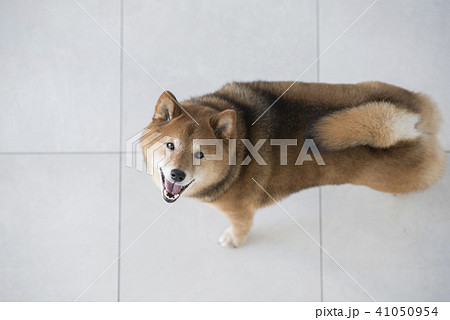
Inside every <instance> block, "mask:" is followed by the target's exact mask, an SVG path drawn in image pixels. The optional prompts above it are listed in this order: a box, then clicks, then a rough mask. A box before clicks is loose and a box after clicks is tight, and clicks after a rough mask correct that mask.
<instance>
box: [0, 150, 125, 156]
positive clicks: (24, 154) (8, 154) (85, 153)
mask: <svg viewBox="0 0 450 320" xmlns="http://www.w3.org/2000/svg"><path fill="white" fill-rule="evenodd" d="M121 153H127V152H126V151H60V152H58V151H36V152H33V151H31V152H0V156H21V155H23V156H41V155H43V156H51V155H101V154H121Z"/></svg>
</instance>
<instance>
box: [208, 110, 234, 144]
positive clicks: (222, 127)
mask: <svg viewBox="0 0 450 320" xmlns="http://www.w3.org/2000/svg"><path fill="white" fill-rule="evenodd" d="M209 123H210V125H211V127H212V128H213V130H214V133H215V135H216V137H218V138H226V139H232V138H235V137H236V111H234V110H231V109H228V110H225V111H222V112H220V113H218V114H216V115H214V116H212V117H211V119H210V120H209Z"/></svg>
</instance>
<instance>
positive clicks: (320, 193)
mask: <svg viewBox="0 0 450 320" xmlns="http://www.w3.org/2000/svg"><path fill="white" fill-rule="evenodd" d="M319 1H320V0H316V58H317V59H318V58H319V56H320V20H319V19H320V12H319ZM316 80H317V82H320V59H318V60H317V66H316ZM319 243H320V251H319V252H320V254H319V274H320V301H321V302H323V250H322V246H323V241H322V187H321V186H319Z"/></svg>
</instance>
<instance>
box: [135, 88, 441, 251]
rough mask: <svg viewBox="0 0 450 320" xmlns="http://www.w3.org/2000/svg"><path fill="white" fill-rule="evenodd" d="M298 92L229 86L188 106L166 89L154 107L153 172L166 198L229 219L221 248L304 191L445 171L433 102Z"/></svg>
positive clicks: (392, 188) (410, 179) (419, 181)
mask: <svg viewBox="0 0 450 320" xmlns="http://www.w3.org/2000/svg"><path fill="white" fill-rule="evenodd" d="M290 86H291V82H250V83H229V84H226V85H225V86H223V87H222V88H221V89H219V90H218V91H216V92H214V93H211V94H206V95H204V96H201V97H196V98H192V99H189V100H187V101H183V102H178V101H177V100H176V98H175V96H174V95H173V94H172V93H170V92H168V91H165V92H164V93H163V94H162V95H161V97H160V98H159V100H158V102H157V104H156V109H155V112H154V116H153V119H152V122H151V123H150V124H149V125H148V127H147V129H148V132H150V133H158V135H160V136H161V137H165V138H164V139H165V140H163V141H164V143H161V141H162V140H158V141H159V142H158V143H159V144H160V145H159V147H155V146H156V143H157V142H156V141H155V140H151V141H146V138H147V136H145V135H144V136H143V137H142V146H143V147H142V148H143V152H144V156H145V158H146V164H147V167H148V168H152V169H153V171H154V172H155V174H153V179H154V181H155V183H156V184H157V185H158V186H159V187H160V188H161V191H162V197H163V199H164V200H165V201H167V202H174V201H176V200H177V199H178V198H179V197H180V196H181V195H186V196H189V197H193V198H196V199H198V200H200V201H203V202H206V203H209V204H211V205H212V206H214V207H215V208H217V209H219V210H220V211H222V212H223V213H224V214H225V216H226V217H227V218H228V220H229V221H230V223H231V226H230V227H229V228H227V229H226V230H225V231H224V233H223V234H222V236H221V237H220V238H219V242H220V244H221V245H222V246H225V247H238V246H240V245H242V244H243V243H244V241H245V239H246V237H247V235H248V233H249V231H250V228H251V226H252V221H253V217H254V213H255V211H256V210H257V209H259V208H261V207H264V206H267V205H270V204H273V203H274V201H278V200H280V199H282V198H284V197H286V196H288V195H290V194H292V193H294V192H297V191H300V190H302V189H305V188H311V187H315V186H320V185H327V184H334V185H337V184H346V183H351V184H355V185H363V186H368V187H370V188H372V189H375V190H378V191H383V192H389V193H394V194H398V193H408V192H414V191H420V190H424V189H426V188H428V187H429V186H430V185H432V184H433V183H435V182H436V181H437V180H438V179H439V178H440V177H441V176H442V175H443V171H444V166H445V152H444V151H443V149H442V148H441V146H440V145H439V143H438V140H437V138H436V133H437V132H438V130H439V126H440V122H441V120H440V117H439V113H438V111H437V109H436V106H435V105H434V104H433V103H432V101H431V100H430V99H429V98H428V97H427V96H425V95H423V94H420V93H414V92H411V91H408V90H405V89H402V88H399V87H396V86H393V85H389V84H385V83H381V82H363V83H358V84H318V83H301V82H298V83H295V84H293V85H292V87H290ZM274 102H275V103H274ZM204 139H208V141H213V142H214V141H216V142H220V143H217V144H216V145H214V144H204V143H202V141H204ZM305 142H308V144H307V145H308V147H307V148H306V149H305ZM219 147H220V149H221V150H220V155H221V157H216V158H214V159H212V160H211V159H208V157H207V155H212V154H214V155H217V154H218V150H217V149H218V148H219ZM149 150H152V152H151V155H150V154H149ZM305 150H306V151H305ZM311 152H312V153H313V155H311ZM300 156H303V159H300ZM299 159H300V161H299Z"/></svg>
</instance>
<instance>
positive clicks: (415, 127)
mask: <svg viewBox="0 0 450 320" xmlns="http://www.w3.org/2000/svg"><path fill="white" fill-rule="evenodd" d="M416 101H417V104H416V106H417V108H416V109H417V110H418V113H417V112H413V111H411V110H408V109H405V108H401V107H398V106H396V105H394V104H392V103H390V102H370V103H366V104H363V105H361V106H358V107H353V108H350V109H345V110H342V111H338V112H335V113H333V114H331V115H328V116H325V117H323V118H321V119H319V121H318V122H317V123H316V124H315V125H314V126H313V127H312V129H311V130H310V136H311V137H312V138H313V139H314V141H315V143H316V144H317V145H318V146H319V148H321V149H323V150H327V151H339V150H344V149H347V148H352V147H356V146H364V145H367V146H371V147H375V148H389V147H392V146H394V145H396V144H397V143H399V142H401V141H412V140H415V139H417V138H419V137H420V136H421V135H423V134H427V135H434V134H436V133H437V132H438V130H439V126H440V123H441V118H440V116H439V112H438V110H437V108H436V106H435V104H434V103H433V102H432V101H431V100H430V99H429V98H428V97H427V96H426V95H422V94H417V95H416Z"/></svg>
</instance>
